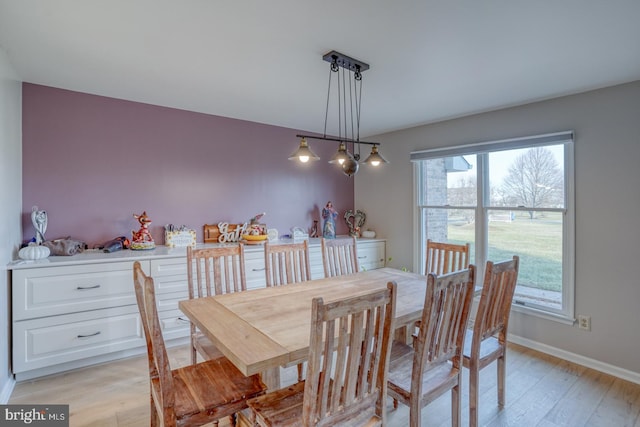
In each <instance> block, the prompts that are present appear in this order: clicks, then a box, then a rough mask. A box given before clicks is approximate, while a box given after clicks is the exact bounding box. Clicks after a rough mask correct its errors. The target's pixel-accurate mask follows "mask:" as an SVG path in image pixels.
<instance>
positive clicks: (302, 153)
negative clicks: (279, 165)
mask: <svg viewBox="0 0 640 427" xmlns="http://www.w3.org/2000/svg"><path fill="white" fill-rule="evenodd" d="M289 160H299V161H300V162H302V163H307V162H308V161H309V160H320V157H318V156H317V155H316V153H314V152H313V151H311V149H310V148H309V144H308V143H307V138H302V139H301V140H300V146H299V147H298V149H297V150H296V151H294V152H293V154H291V155H290V156H289Z"/></svg>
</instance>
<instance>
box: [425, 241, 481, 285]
mask: <svg viewBox="0 0 640 427" xmlns="http://www.w3.org/2000/svg"><path fill="white" fill-rule="evenodd" d="M470 247H471V246H470V244H469V243H466V244H463V245H456V244H453V243H444V242H434V241H433V240H431V239H429V240H427V262H426V266H425V274H429V273H433V274H436V275H438V276H442V275H443V274H447V273H452V272H454V271H458V270H464V269H466V268H469V256H470Z"/></svg>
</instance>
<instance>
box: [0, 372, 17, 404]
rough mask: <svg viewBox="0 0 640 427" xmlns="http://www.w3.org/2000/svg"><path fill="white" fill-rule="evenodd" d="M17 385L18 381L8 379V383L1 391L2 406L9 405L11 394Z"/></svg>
mask: <svg viewBox="0 0 640 427" xmlns="http://www.w3.org/2000/svg"><path fill="white" fill-rule="evenodd" d="M15 385H16V380H15V379H13V378H8V379H7V382H6V383H5V384H4V386H3V387H2V390H0V404H2V405H6V404H7V403H9V398H10V397H11V393H13V388H14V387H15Z"/></svg>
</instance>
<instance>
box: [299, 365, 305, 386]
mask: <svg viewBox="0 0 640 427" xmlns="http://www.w3.org/2000/svg"><path fill="white" fill-rule="evenodd" d="M303 366H304V365H303V364H302V363H298V382H301V381H302V380H303V379H304V378H303V374H302V370H303Z"/></svg>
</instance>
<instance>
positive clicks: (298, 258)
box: [264, 240, 311, 381]
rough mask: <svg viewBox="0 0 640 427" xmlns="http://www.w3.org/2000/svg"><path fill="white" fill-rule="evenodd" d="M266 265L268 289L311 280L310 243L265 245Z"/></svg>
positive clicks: (299, 371) (301, 371) (298, 365)
mask: <svg viewBox="0 0 640 427" xmlns="http://www.w3.org/2000/svg"><path fill="white" fill-rule="evenodd" d="M264 265H265V275H266V284H267V287H272V286H281V285H288V284H291V283H300V282H307V281H309V280H311V264H310V263H309V242H308V241H307V240H304V241H302V242H300V243H284V244H271V243H269V242H268V241H267V242H265V244H264ZM297 367H298V381H302V379H303V368H304V364H303V363H298V364H297Z"/></svg>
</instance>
